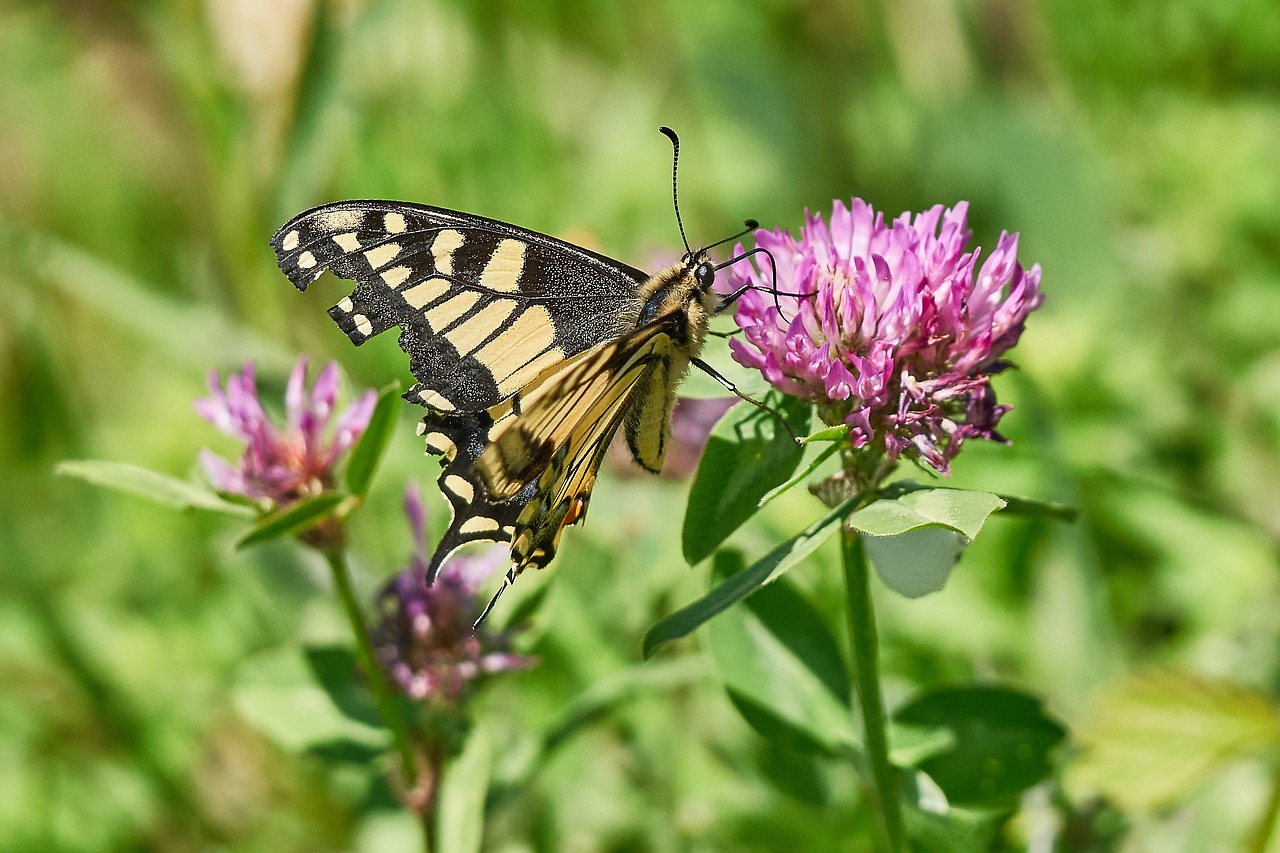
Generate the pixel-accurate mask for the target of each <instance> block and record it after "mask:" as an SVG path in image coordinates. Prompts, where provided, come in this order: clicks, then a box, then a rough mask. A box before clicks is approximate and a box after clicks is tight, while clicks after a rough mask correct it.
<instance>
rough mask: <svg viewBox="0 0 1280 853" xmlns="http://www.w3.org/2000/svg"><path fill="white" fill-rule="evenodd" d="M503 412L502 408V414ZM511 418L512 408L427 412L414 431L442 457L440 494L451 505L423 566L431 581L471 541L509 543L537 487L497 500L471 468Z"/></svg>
mask: <svg viewBox="0 0 1280 853" xmlns="http://www.w3.org/2000/svg"><path fill="white" fill-rule="evenodd" d="M501 409H505V411H502V410H501ZM510 417H512V414H511V410H510V407H507V406H503V407H495V409H493V410H490V411H487V412H459V413H455V414H452V415H442V414H440V413H438V412H431V413H429V414H428V415H427V416H426V417H425V418H423V420H422V422H421V423H420V424H419V426H418V431H419V433H420V434H421V435H422V436H423V438H424V440H425V441H426V445H427V452H428V453H431V454H434V455H437V456H440V457H441V460H440V465H441V468H442V469H443V470H442V471H441V472H440V478H439V485H440V491H441V493H442V494H443V495H444V496H445V500H447V501H448V502H449V508H450V510H451V512H452V518H451V519H450V520H449V526H448V527H447V528H446V529H445V532H444V535H443V536H442V537H441V538H440V542H439V544H438V545H437V547H436V550H435V553H434V554H432V556H431V561H430V563H429V565H428V567H427V579H428V582H430V581H431V580H433V579H434V578H435V576H436V572H438V571H439V570H440V565H441V564H442V563H443V562H444V560H445V558H446V557H448V556H449V554H451V553H453V552H454V551H455V550H456V549H458V548H460V547H462V546H463V545H466V544H468V543H470V542H484V541H489V542H501V543H510V542H511V539H512V537H513V535H514V533H515V523H516V520H517V519H518V518H519V516H520V513H521V511H522V510H523V509H524V506H525V504H527V503H528V502H529V500H530V499H531V498H532V497H533V495H534V492H535V490H536V487H535V486H534V485H532V484H531V485H530V486H528V487H527V488H525V489H524V490H522V491H521V492H520V493H518V494H516V495H515V496H514V497H512V498H510V499H508V500H505V501H501V502H499V501H495V500H493V499H492V498H491V497H490V496H489V493H488V491H487V490H486V489H485V486H484V483H483V482H482V481H481V480H480V477H479V475H478V474H477V472H476V469H475V461H476V459H478V458H479V456H480V454H481V453H482V452H483V451H484V448H485V447H486V446H487V445H488V444H489V441H490V435H491V434H492V433H493V431H494V430H495V427H496V426H497V425H500V424H502V423H503V421H504V419H508V418H510Z"/></svg>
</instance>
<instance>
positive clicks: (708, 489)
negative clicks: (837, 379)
mask: <svg viewBox="0 0 1280 853" xmlns="http://www.w3.org/2000/svg"><path fill="white" fill-rule="evenodd" d="M764 402H765V403H766V404H768V405H771V406H773V407H774V408H775V409H777V410H778V411H779V412H781V413H782V415H783V417H785V418H786V419H787V422H788V423H790V424H791V428H792V429H795V430H798V431H803V430H804V429H806V428H807V427H808V425H809V417H810V412H811V407H810V405H809V404H808V403H806V402H804V401H803V400H798V399H796V398H794V397H788V396H785V395H782V394H779V393H776V392H770V393H769V394H767V395H766V396H765V399H764ZM802 455H803V449H802V448H801V447H800V446H799V445H798V444H796V442H795V441H794V440H793V439H792V438H791V436H790V435H789V434H788V433H787V431H786V429H785V428H783V426H782V425H781V424H780V423H778V421H777V420H776V419H775V418H774V416H773V415H771V414H770V413H768V412H766V411H764V410H763V409H760V408H759V407H757V406H753V405H751V404H750V403H747V402H745V401H744V402H742V403H739V404H738V405H736V406H734V407H733V408H732V409H730V410H729V413H728V414H726V415H725V416H724V417H723V418H721V419H720V422H719V423H717V424H716V427H715V429H714V430H712V431H711V438H710V439H709V440H708V441H707V447H706V450H704V451H703V454H702V461H701V462H700V463H699V465H698V472H697V474H696V475H695V476H694V480H693V486H692V488H691V489H690V490H689V505H688V506H687V507H686V509H685V515H684V530H683V533H682V537H681V539H682V545H683V547H684V556H685V559H686V560H688V561H689V563H690V565H692V564H694V563H698V562H701V561H702V560H704V559H705V558H707V557H709V556H711V554H712V552H714V551H715V549H716V548H717V547H718V546H719V545H720V543H721V542H723V541H724V540H725V539H727V538H729V536H730V534H732V533H733V531H735V530H737V529H738V527H740V526H741V525H742V523H743V522H744V521H746V520H747V519H748V518H750V517H751V516H752V514H754V513H755V511H756V508H757V506H758V505H759V503H760V498H761V497H762V496H763V495H764V494H765V493H766V492H768V491H769V490H770V489H772V488H773V487H774V486H777V485H778V484H780V483H783V482H785V481H786V480H787V478H789V477H790V476H791V474H792V473H793V472H794V471H795V470H796V466H798V465H799V464H800V459H801V457H802Z"/></svg>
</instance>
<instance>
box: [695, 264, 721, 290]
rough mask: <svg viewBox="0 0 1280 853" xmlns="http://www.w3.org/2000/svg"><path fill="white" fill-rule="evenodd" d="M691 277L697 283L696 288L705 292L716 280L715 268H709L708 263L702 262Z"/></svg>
mask: <svg viewBox="0 0 1280 853" xmlns="http://www.w3.org/2000/svg"><path fill="white" fill-rule="evenodd" d="M693 277H694V279H695V280H696V281H697V282H698V287H701V288H702V289H704V290H705V289H706V288H708V287H710V286H711V283H712V282H713V281H715V279H716V270H715V267H713V266H711V264H710V263H709V262H707V261H703V262H702V263H700V264H698V268H697V269H696V270H694V271H693Z"/></svg>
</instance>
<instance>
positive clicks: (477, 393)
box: [271, 201, 717, 582]
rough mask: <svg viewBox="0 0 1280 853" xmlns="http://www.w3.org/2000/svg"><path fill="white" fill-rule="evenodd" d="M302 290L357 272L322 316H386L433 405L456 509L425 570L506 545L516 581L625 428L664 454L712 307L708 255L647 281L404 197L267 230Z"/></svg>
mask: <svg viewBox="0 0 1280 853" xmlns="http://www.w3.org/2000/svg"><path fill="white" fill-rule="evenodd" d="M271 245H272V247H273V248H274V249H275V252H276V258H277V262H278V263H279V265H280V269H281V270H282V271H283V272H284V273H285V275H286V276H288V278H289V280H290V281H291V282H293V284H294V285H295V286H296V287H297V288H298V289H299V290H306V289H307V287H308V285H310V284H311V283H312V282H313V281H315V280H316V279H318V278H319V277H320V276H321V275H322V274H323V273H324V272H325V271H326V270H327V271H330V272H332V273H334V274H335V275H337V276H339V277H341V278H346V279H351V280H353V281H355V282H356V286H355V288H354V290H353V291H352V292H351V294H350V295H349V296H347V297H345V298H343V299H342V300H340V301H339V302H338V304H337V305H335V306H334V307H333V308H331V309H329V314H330V316H332V317H333V318H334V320H335V321H336V322H337V324H338V326H339V327H340V328H341V329H342V330H343V331H344V332H345V333H346V334H347V336H348V337H349V338H350V339H351V340H352V342H353V343H355V344H357V345H359V344H363V343H364V342H365V341H367V340H369V339H370V338H372V337H374V336H375V335H378V334H381V333H382V332H385V331H387V330H388V329H391V328H393V327H398V328H399V329H400V338H399V343H400V347H401V348H402V349H403V350H404V351H405V352H406V353H407V354H408V356H409V367H410V370H411V372H412V373H413V375H414V377H415V378H416V379H417V384H415V385H414V386H413V387H412V388H410V389H409V391H408V392H406V394H405V399H407V400H409V401H411V402H414V403H418V404H420V405H422V406H424V407H425V408H426V409H427V415H426V417H425V418H423V421H422V424H421V425H420V427H419V432H420V433H421V434H422V435H423V436H424V437H425V440H426V444H427V450H428V452H429V453H433V454H437V455H439V456H441V457H442V459H441V466H442V471H441V474H440V479H439V484H440V489H441V491H442V492H443V494H444V495H445V498H446V499H447V500H448V502H449V504H450V506H451V507H452V509H453V518H452V520H451V522H450V524H449V527H448V529H447V530H446V531H445V534H444V536H443V538H442V539H441V541H440V544H439V546H438V547H437V548H436V551H435V554H434V555H433V557H432V560H431V565H430V569H429V578H433V577H434V575H435V572H436V571H437V570H438V569H439V567H440V565H441V563H442V562H443V561H444V559H445V557H447V556H448V555H449V554H450V553H451V552H452V551H453V550H455V549H456V548H458V547H460V546H461V545H464V544H466V543H468V542H474V541H481V540H488V541H495V542H502V543H506V544H509V545H510V547H511V558H512V563H513V565H512V567H511V569H510V570H509V571H508V573H507V580H508V582H510V581H512V580H514V579H515V577H516V575H518V574H519V573H520V572H522V571H523V570H524V569H525V568H528V567H530V566H533V567H535V568H541V567H543V566H545V565H547V563H549V562H550V561H551V559H552V557H553V556H554V555H555V551H556V547H557V545H558V544H559V540H560V534H561V532H562V531H563V529H564V528H565V527H566V526H568V525H570V524H573V523H575V522H577V521H579V520H580V519H581V518H582V517H583V515H585V513H586V510H587V504H588V501H589V500H590V496H591V490H592V488H593V486H594V485H595V479H596V472H597V471H598V470H599V467H600V464H601V462H602V461H603V458H604V454H605V451H606V449H607V448H608V445H609V442H610V441H611V440H612V438H613V436H614V434H615V433H616V432H617V431H618V430H619V429H622V430H623V432H624V434H625V436H626V439H627V443H628V446H629V447H630V449H631V453H632V455H633V456H634V457H635V459H636V461H637V462H638V463H639V464H640V465H641V466H643V467H644V468H647V469H648V470H650V471H655V472H656V471H657V470H659V469H660V467H661V465H662V459H663V455H664V453H665V450H666V442H667V438H668V436H669V433H670V421H671V409H672V406H673V405H674V402H675V388H676V385H677V384H678V383H679V381H680V379H681V378H682V377H683V375H684V373H685V371H686V370H687V368H688V366H689V363H690V361H692V360H695V359H696V358H697V356H698V353H699V352H700V351H701V349H702V346H703V342H704V339H705V337H706V333H707V324H708V321H709V318H710V316H711V315H712V314H713V313H714V312H715V310H716V306H717V298H716V295H715V294H714V293H713V292H712V289H711V284H712V281H713V279H714V267H713V266H712V264H711V263H710V261H709V259H708V255H707V251H706V250H705V249H704V250H700V251H696V252H690V253H688V254H687V255H686V256H685V258H684V259H683V261H682V262H680V263H677V264H674V265H672V266H671V267H668V268H667V269H665V270H663V271H662V272H660V273H658V274H656V275H653V276H647V275H645V274H644V273H642V272H640V271H639V270H637V269H635V268H633V267H630V266H627V265H626V264H623V263H619V262H618V261H615V260H611V259H609V258H606V257H604V256H602V255H598V254H596V253H594V252H591V251H588V250H587V249H584V248H582V247H580V246H575V245H573V244H571V243H566V242H564V241H562V240H557V239H555V238H554V237H549V236H546V235H544V234H539V233H537V232H535V231H529V230H527V229H524V228H519V227H516V226H514V225H508V224H506V223H503V222H498V221H495V220H492V219H486V218H484V217H481V216H475V215H473V214H469V213H459V212H456V211H452V210H445V209H443V208H438V207H430V206H427V205H420V204H409V203H405V202H394V201H346V202H338V203H335V204H326V205H322V206H320V207H317V208H314V209H312V210H308V211H306V212H304V213H301V214H299V215H298V216H295V217H294V218H293V219H291V220H289V221H288V222H286V223H285V224H284V225H282V226H281V227H280V229H279V230H278V231H277V232H276V234H275V236H274V237H272V240H271Z"/></svg>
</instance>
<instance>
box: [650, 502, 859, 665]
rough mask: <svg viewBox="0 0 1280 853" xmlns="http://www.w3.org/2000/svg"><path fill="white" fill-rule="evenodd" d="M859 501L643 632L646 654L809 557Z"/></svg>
mask: <svg viewBox="0 0 1280 853" xmlns="http://www.w3.org/2000/svg"><path fill="white" fill-rule="evenodd" d="M856 500H857V499H856V498H851V499H850V500H848V501H845V502H844V503H843V504H841V505H840V506H838V507H836V508H835V509H833V510H831V512H829V513H827V514H826V515H824V516H823V517H822V518H820V519H818V520H817V521H815V522H814V523H813V524H811V525H809V526H808V527H807V528H805V530H803V531H802V532H800V533H798V534H796V535H795V536H792V537H791V538H790V539H788V540H787V541H785V542H783V543H782V544H780V545H778V546H777V547H776V548H774V549H773V550H772V551H770V552H769V553H768V554H766V555H765V556H764V557H763V558H761V559H760V560H758V561H756V562H755V563H753V564H752V565H750V566H748V567H747V568H746V569H743V570H742V571H740V572H737V573H736V574H733V575H731V576H730V577H728V578H726V579H725V580H724V581H723V582H721V583H719V584H717V585H716V586H715V587H714V588H712V589H711V591H710V592H708V593H707V594H706V595H704V596H703V597H702V598H699V599H698V600H697V601H694V602H693V603H691V604H688V605H686V606H684V607H682V608H680V609H679V610H677V611H676V612H675V613H672V614H671V615H670V616H667V617H666V618H664V619H661V620H659V621H658V622H656V623H654V624H653V625H652V626H651V627H650V628H649V630H648V631H646V632H645V635H644V643H643V653H644V657H646V658H650V657H653V655H654V653H655V652H657V651H658V649H660V648H662V647H663V646H665V645H666V644H667V643H670V642H672V641H673V640H678V639H680V638H681V637H685V636H688V635H689V634H691V633H692V632H693V631H694V630H695V629H696V628H697V627H698V626H699V625H701V624H702V623H704V622H706V621H707V620H708V619H710V618H711V617H713V616H715V615H716V614H718V613H721V612H723V611H724V610H725V609H726V608H728V607H729V606H731V605H733V604H735V603H736V602H739V601H741V600H742V599H744V598H746V597H747V596H748V595H751V593H753V592H755V591H756V590H757V589H759V588H760V587H761V586H762V585H763V584H766V583H768V582H769V581H771V580H773V579H774V578H776V577H778V576H779V575H781V574H782V573H783V572H785V571H787V570H788V569H790V568H791V567H792V566H794V565H795V564H796V563H799V562H800V561H801V560H803V559H804V558H805V557H808V556H809V555H810V554H812V553H813V552H814V551H816V550H817V549H818V547H819V546H820V545H821V544H822V543H823V542H825V541H826V540H827V539H828V538H829V537H830V536H831V534H832V533H835V532H836V531H837V530H839V529H840V523H841V522H842V521H843V520H844V519H845V517H846V516H848V515H849V513H851V512H853V508H854V506H855V505H856Z"/></svg>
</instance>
